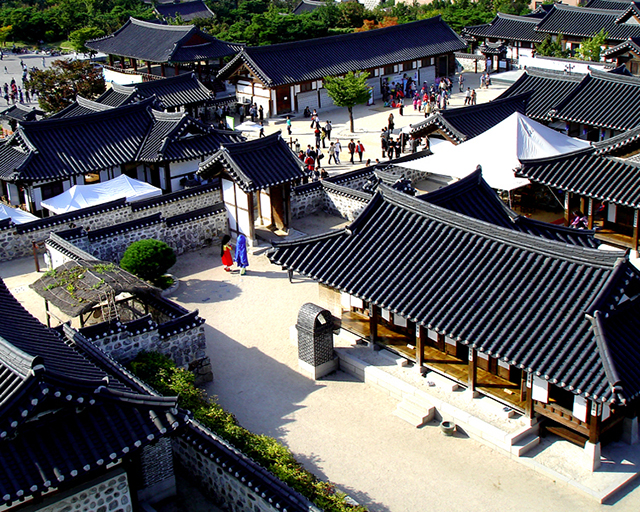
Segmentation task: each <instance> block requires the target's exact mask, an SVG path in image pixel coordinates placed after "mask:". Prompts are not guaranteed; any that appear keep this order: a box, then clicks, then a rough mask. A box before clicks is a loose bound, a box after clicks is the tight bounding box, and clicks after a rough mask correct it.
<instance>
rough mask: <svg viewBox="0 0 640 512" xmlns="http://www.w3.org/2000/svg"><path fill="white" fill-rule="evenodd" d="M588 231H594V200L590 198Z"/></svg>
mask: <svg viewBox="0 0 640 512" xmlns="http://www.w3.org/2000/svg"><path fill="white" fill-rule="evenodd" d="M587 229H593V198H591V197H590V198H589V203H588V206H587Z"/></svg>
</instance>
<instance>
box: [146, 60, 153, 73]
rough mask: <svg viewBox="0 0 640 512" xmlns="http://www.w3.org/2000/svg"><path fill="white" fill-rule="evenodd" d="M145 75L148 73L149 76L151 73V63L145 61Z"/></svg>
mask: <svg viewBox="0 0 640 512" xmlns="http://www.w3.org/2000/svg"><path fill="white" fill-rule="evenodd" d="M147 73H149V74H150V75H151V74H152V73H151V62H149V61H147Z"/></svg>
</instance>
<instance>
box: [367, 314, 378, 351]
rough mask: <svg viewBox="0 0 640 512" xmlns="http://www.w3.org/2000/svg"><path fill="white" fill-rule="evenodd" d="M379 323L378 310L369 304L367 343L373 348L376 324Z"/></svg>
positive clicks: (376, 335) (376, 330)
mask: <svg viewBox="0 0 640 512" xmlns="http://www.w3.org/2000/svg"><path fill="white" fill-rule="evenodd" d="M379 321H380V308H379V307H378V306H375V305H373V304H371V305H370V306H369V343H370V345H371V347H373V346H374V345H375V343H376V338H377V337H378V322H379Z"/></svg>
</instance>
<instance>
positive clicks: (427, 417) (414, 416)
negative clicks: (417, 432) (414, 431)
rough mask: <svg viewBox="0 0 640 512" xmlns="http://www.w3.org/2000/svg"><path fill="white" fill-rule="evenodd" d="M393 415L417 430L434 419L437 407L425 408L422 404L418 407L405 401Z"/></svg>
mask: <svg viewBox="0 0 640 512" xmlns="http://www.w3.org/2000/svg"><path fill="white" fill-rule="evenodd" d="M393 414H395V415H396V416H397V417H398V418H400V419H403V420H404V421H406V422H407V423H410V424H411V425H413V426H414V427H416V428H417V427H421V426H423V425H425V424H426V423H428V422H430V421H431V420H432V419H433V416H434V414H435V407H433V406H430V407H425V406H424V405H422V404H420V405H418V404H416V403H415V402H410V401H407V400H406V399H405V400H403V401H402V402H400V403H399V404H398V406H397V407H396V410H395V411H394V412H393Z"/></svg>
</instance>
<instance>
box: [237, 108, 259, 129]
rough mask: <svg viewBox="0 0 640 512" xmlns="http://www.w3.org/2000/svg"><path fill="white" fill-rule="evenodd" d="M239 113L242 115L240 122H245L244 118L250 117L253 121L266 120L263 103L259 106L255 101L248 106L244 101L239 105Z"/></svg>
mask: <svg viewBox="0 0 640 512" xmlns="http://www.w3.org/2000/svg"><path fill="white" fill-rule="evenodd" d="M238 115H239V116H240V124H242V123H244V120H245V119H246V118H247V117H249V118H250V119H251V122H252V123H255V122H256V119H258V121H260V122H262V121H264V109H263V108H262V105H260V106H258V105H256V104H255V103H251V104H250V105H249V106H248V107H247V106H245V104H244V103H241V104H240V105H239V106H238Z"/></svg>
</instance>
